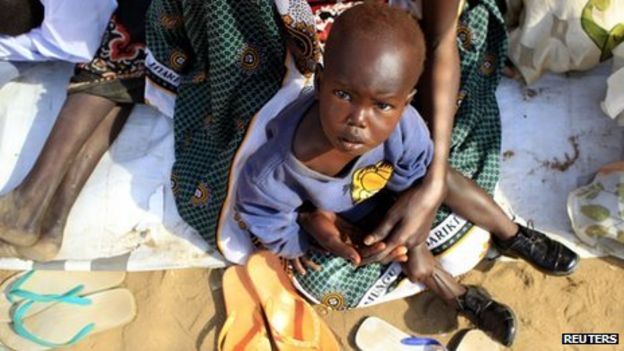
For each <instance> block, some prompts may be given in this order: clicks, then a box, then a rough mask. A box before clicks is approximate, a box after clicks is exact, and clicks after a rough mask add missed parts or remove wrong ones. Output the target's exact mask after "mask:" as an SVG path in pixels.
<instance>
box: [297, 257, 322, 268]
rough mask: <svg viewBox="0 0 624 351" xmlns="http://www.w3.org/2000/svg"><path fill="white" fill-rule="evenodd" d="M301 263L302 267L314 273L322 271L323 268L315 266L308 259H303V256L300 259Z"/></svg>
mask: <svg viewBox="0 0 624 351" xmlns="http://www.w3.org/2000/svg"><path fill="white" fill-rule="evenodd" d="M301 262H303V265H304V266H306V267H307V268H310V269H311V270H313V271H315V272H320V271H321V270H323V267H321V265H319V264H317V263H316V262H314V261H313V260H312V259H311V258H309V257H305V256H304V257H302V258H301Z"/></svg>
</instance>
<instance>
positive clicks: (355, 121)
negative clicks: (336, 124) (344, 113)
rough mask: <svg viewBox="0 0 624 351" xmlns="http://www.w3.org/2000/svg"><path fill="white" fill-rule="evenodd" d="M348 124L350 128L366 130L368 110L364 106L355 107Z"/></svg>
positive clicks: (352, 109)
mask: <svg viewBox="0 0 624 351" xmlns="http://www.w3.org/2000/svg"><path fill="white" fill-rule="evenodd" d="M347 123H348V124H349V125H350V126H354V127H358V128H364V127H366V109H365V108H363V107H362V106H357V105H356V106H353V107H352V108H351V113H350V114H349V119H348V120H347Z"/></svg>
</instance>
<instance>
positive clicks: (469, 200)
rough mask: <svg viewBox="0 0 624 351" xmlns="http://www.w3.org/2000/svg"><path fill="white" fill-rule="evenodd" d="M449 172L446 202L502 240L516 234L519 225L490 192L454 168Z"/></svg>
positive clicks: (457, 212) (455, 211)
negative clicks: (495, 200) (510, 217)
mask: <svg viewBox="0 0 624 351" xmlns="http://www.w3.org/2000/svg"><path fill="white" fill-rule="evenodd" d="M447 174H448V176H447V184H448V195H447V196H446V199H445V200H444V204H445V205H447V206H448V207H449V208H451V209H452V210H453V212H454V213H456V214H458V215H460V216H462V217H464V218H466V219H467V220H469V221H470V222H472V223H474V224H476V225H478V226H479V227H481V228H483V229H485V230H487V231H489V232H490V233H492V235H495V236H496V237H498V238H500V239H502V240H506V239H509V238H511V237H513V236H514V235H516V233H517V232H518V226H517V225H516V224H515V223H514V222H513V221H512V220H511V219H509V217H507V215H506V214H505V212H503V210H502V209H501V208H500V206H498V204H497V203H496V202H494V200H493V199H492V197H491V196H490V195H489V194H488V193H486V192H485V191H484V190H483V189H481V188H480V187H479V186H478V185H477V184H476V183H475V182H473V181H472V180H471V179H469V178H467V177H465V176H464V175H462V174H461V173H459V172H457V171H456V170H454V169H452V168H451V169H449V171H448V173H447Z"/></svg>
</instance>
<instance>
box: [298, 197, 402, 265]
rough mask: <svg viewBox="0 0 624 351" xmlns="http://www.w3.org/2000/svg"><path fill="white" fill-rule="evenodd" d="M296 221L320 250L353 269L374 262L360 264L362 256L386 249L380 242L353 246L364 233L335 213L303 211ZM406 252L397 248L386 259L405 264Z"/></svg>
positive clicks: (399, 247)
mask: <svg viewBox="0 0 624 351" xmlns="http://www.w3.org/2000/svg"><path fill="white" fill-rule="evenodd" d="M297 220H298V222H299V224H300V225H301V226H302V227H303V229H304V230H305V231H306V232H307V233H308V234H310V235H311V236H312V237H313V238H314V239H315V240H316V243H317V244H318V245H319V246H321V248H322V249H324V250H326V251H328V252H330V253H332V254H334V255H336V256H339V257H342V258H344V259H345V260H348V261H351V263H352V264H353V265H354V266H359V265H362V264H368V263H371V262H373V261H371V260H364V261H362V257H368V256H374V255H376V254H378V253H380V252H382V251H383V250H384V249H385V248H386V244H385V243H383V242H379V243H377V244H375V245H371V246H364V245H356V244H354V243H357V242H358V241H360V242H361V240H362V239H361V238H363V237H364V233H363V232H362V231H361V230H360V229H359V228H357V227H356V226H354V225H353V224H351V223H349V222H348V221H346V220H344V219H342V218H341V217H340V216H338V215H336V214H335V213H334V212H329V211H323V210H318V209H316V210H314V211H312V212H302V213H300V214H299V218H298V219H297ZM406 253H407V248H406V247H405V246H398V247H396V248H395V250H393V251H392V252H391V253H390V255H389V256H390V257H391V261H397V262H405V261H407V255H406Z"/></svg>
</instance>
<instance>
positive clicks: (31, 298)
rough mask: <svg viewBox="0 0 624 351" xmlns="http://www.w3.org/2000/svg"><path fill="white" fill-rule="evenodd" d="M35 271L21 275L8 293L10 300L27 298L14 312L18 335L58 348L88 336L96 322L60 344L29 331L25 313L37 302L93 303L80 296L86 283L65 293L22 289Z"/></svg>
mask: <svg viewBox="0 0 624 351" xmlns="http://www.w3.org/2000/svg"><path fill="white" fill-rule="evenodd" d="M34 273H35V271H29V272H27V273H26V274H24V275H23V276H21V277H20V278H18V279H17V280H16V281H15V282H14V283H13V284H12V286H11V289H10V290H9V292H8V293H7V294H6V296H7V299H8V300H9V301H10V302H14V300H15V297H21V298H23V299H25V300H28V301H25V302H24V303H22V304H21V305H20V306H18V307H17V309H16V310H15V313H14V314H13V329H14V330H15V332H16V333H17V335H19V336H21V337H23V338H25V339H27V340H30V341H32V342H34V343H36V344H39V345H42V346H45V347H50V348H57V347H64V346H69V345H73V344H75V343H76V342H78V341H80V340H81V339H82V338H84V337H85V336H87V334H89V333H90V332H91V331H92V330H93V328H95V323H89V324H87V325H86V326H84V327H83V328H82V329H80V331H78V333H76V335H74V336H73V337H72V338H71V339H69V340H68V341H67V342H65V343H62V344H58V343H53V342H50V341H47V340H43V339H41V338H39V337H38V336H36V335H34V334H32V333H31V332H30V331H28V329H26V327H25V326H24V322H23V319H24V315H25V314H26V312H27V311H28V309H29V308H30V307H31V306H32V305H33V304H34V303H36V302H39V303H46V302H64V303H68V304H72V305H81V306H85V305H90V304H91V300H90V299H88V298H85V297H80V296H78V293H80V291H82V289H84V285H82V284H81V285H78V286H76V287H75V288H73V289H71V290H69V291H67V292H65V293H64V294H37V293H35V292H32V291H28V290H22V289H20V287H21V286H22V285H23V284H24V283H25V282H26V281H27V280H28V279H30V277H31V276H32V275H33V274H34Z"/></svg>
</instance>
